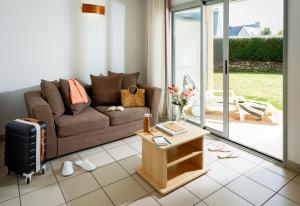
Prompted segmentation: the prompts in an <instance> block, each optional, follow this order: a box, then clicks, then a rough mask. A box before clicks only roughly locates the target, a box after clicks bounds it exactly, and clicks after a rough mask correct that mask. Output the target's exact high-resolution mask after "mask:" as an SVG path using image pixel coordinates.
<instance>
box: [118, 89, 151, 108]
mask: <svg viewBox="0 0 300 206" xmlns="http://www.w3.org/2000/svg"><path fill="white" fill-rule="evenodd" d="M131 88H135V89H136V92H135V93H134V94H132V93H131V92H130V89H131ZM121 102H122V106H123V107H143V106H145V90H144V89H139V88H137V86H136V85H131V86H129V87H128V89H122V90H121Z"/></svg>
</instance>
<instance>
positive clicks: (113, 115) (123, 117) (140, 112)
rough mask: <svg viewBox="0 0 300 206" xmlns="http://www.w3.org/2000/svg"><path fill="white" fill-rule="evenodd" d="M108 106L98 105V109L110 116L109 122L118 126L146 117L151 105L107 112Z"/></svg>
mask: <svg viewBox="0 0 300 206" xmlns="http://www.w3.org/2000/svg"><path fill="white" fill-rule="evenodd" d="M108 108H109V107H108V106H98V107H96V109H97V110H98V111H100V112H102V113H103V114H105V115H107V116H108V117H109V124H110V125H111V126H117V125H121V124H126V123H130V122H134V121H137V120H141V119H143V118H144V114H145V113H150V109H149V107H130V108H125V109H124V111H123V112H121V111H110V112H107V111H106V110H107V109H108Z"/></svg>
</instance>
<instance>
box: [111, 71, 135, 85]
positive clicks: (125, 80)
mask: <svg viewBox="0 0 300 206" xmlns="http://www.w3.org/2000/svg"><path fill="white" fill-rule="evenodd" d="M116 75H121V76H122V89H127V88H128V87H129V86H130V85H133V84H134V85H136V84H137V80H138V78H139V76H140V73H139V72H136V73H131V74H126V73H115V72H111V71H108V76H116Z"/></svg>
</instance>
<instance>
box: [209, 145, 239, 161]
mask: <svg viewBox="0 0 300 206" xmlns="http://www.w3.org/2000/svg"><path fill="white" fill-rule="evenodd" d="M208 151H210V152H224V153H223V154H219V155H218V158H219V159H228V158H238V157H239V156H238V155H237V154H235V153H234V152H233V151H231V150H229V149H228V148H227V147H225V146H224V145H219V146H215V147H209V148H208Z"/></svg>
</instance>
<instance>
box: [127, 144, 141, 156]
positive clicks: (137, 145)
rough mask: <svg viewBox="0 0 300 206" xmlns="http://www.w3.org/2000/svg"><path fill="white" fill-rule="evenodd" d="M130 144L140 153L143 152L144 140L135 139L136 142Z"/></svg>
mask: <svg viewBox="0 0 300 206" xmlns="http://www.w3.org/2000/svg"><path fill="white" fill-rule="evenodd" d="M128 144H129V145H130V146H131V147H132V148H133V149H134V150H135V151H137V152H138V153H142V142H141V141H135V142H131V143H128Z"/></svg>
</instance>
